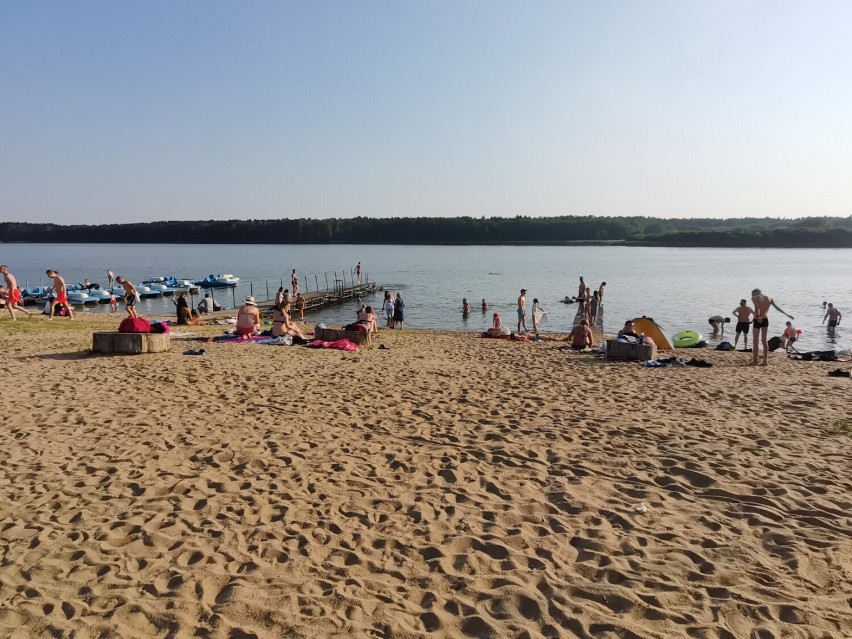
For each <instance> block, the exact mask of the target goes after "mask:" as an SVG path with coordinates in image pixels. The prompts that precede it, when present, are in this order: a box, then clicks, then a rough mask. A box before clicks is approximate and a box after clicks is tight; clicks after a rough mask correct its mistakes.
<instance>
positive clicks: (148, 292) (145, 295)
mask: <svg viewBox="0 0 852 639" xmlns="http://www.w3.org/2000/svg"><path fill="white" fill-rule="evenodd" d="M136 292H137V293H139V297H141V298H142V299H143V300H147V299H151V298H152V297H160V295H162V294H163V291H157V290H154V289H153V288H151V287H150V286H145V285H144V284H142V285H140V286H137V287H136ZM172 292H174V291H172Z"/></svg>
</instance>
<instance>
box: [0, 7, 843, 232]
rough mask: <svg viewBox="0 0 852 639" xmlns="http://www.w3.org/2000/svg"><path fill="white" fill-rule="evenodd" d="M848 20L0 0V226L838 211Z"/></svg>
mask: <svg viewBox="0 0 852 639" xmlns="http://www.w3.org/2000/svg"><path fill="white" fill-rule="evenodd" d="M850 25H852V2H848V1H845V0H842V1H823V2H819V3H809V2H799V1H796V2H792V1H780V2H779V1H777V0H772V1H760V2H750V1H745V2H743V1H736V2H733V1H731V2H724V1H723V2H717V1H714V2H703V3H698V2H684V1H683V0H672V1H659V2H636V1H635V0H627V1H623V2H607V1H602V2H585V1H584V2H569V1H567V0H561V1H558V2H534V3H529V2H523V3H522V2H501V1H499V0H498V1H495V0H481V1H480V0H464V1H458V0H453V1H449V0H447V1H439V0H435V1H428V2H424V1H419V0H418V1H414V0H411V1H407V2H406V1H402V0H393V1H390V0H388V1H365V2H352V1H351V0H346V1H340V2H334V1H320V2H304V1H299V2H295V1H284V0H276V1H268V2H265V1H261V0H252V1H250V2H221V1H216V0H203V1H200V0H199V1H193V0H185V1H184V0H182V1H179V2H171V1H170V2H158V1H156V0H153V1H151V0H146V1H145V2H115V1H112V0H110V1H92V0H87V1H85V2H68V1H65V0H61V1H55V2H46V1H40V0H6V1H4V2H2V3H0V87H2V99H0V221H9V220H16V221H31V222H47V221H50V222H60V223H81V222H86V223H101V222H108V221H149V220H166V219H226V218H241V219H248V218H277V217H313V218H325V217H351V216H356V215H365V216H377V217H384V216H442V217H443V216H456V215H473V216H480V215H486V216H492V215H497V216H514V215H518V214H522V215H531V216H550V215H565V214H576V215H586V214H590V215H656V216H663V217H696V216H702V217H703V216H713V217H717V216H718V217H732V216H736V217H739V216H764V215H771V216H784V217H798V216H805V215H842V216H847V215H850V214H852V179H850V175H849V171H850V167H852V38H850V37H849V28H850Z"/></svg>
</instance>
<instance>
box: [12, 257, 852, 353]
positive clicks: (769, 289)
mask: <svg viewBox="0 0 852 639" xmlns="http://www.w3.org/2000/svg"><path fill="white" fill-rule="evenodd" d="M358 261H361V262H362V264H363V268H364V271H365V273H366V274H367V275H368V276H369V279H370V281H373V282H376V284H377V285H378V286H381V287H384V288H386V289H390V290H391V291H393V293H394V294H396V293H397V292H398V291H399V292H401V293H402V296H403V298H404V299H405V303H406V322H405V326H406V328H412V329H416V328H430V329H449V330H469V331H476V332H480V331H482V329H483V328H484V327H485V326H486V324H488V325H490V317H491V313H493V312H494V311H496V312H499V313H501V315H502V316H503V318H504V322H506V323H508V324H510V325H511V323H512V322H514V320H515V308H516V300H517V297H518V294H519V291H520V289H521V288H526V289H527V290H528V293H527V304H528V306H529V307H531V306H532V300H533V298H538V299H539V301H540V302H541V305H542V306H543V307H544V309H545V310H546V311H547V313H548V317H549V321H548V323H547V324H545V325H543V326H542V328H543V329H545V330H559V331H565V330H567V329H568V327H570V325H571V321H572V319H573V317H574V313H575V311H576V306H574V305H566V304H562V303H560V300H561V299H563V298H564V297H565V296H566V295H570V296H573V295H576V293H577V287H578V283H579V276H580V275H583V276H584V277H585V279H586V282H587V284H589V285H590V286H591V287H592V288H593V289H594V288H597V286H598V285H599V284H600V282H601V281H606V282H607V287H606V297H605V299H604V308H605V314H604V327H605V329H606V331H607V332H615V331H617V330H618V329H619V328H620V327H621V325H622V323H623V321H624V319H625V318H629V317H631V318H632V317H637V316H642V315H646V316H650V317H653V318H654V319H655V320H656V321H657V322H658V323H659V324H661V325H662V326H663V328H664V329H665V330H666V333H667V334H668V335H672V334H674V333H676V332H678V331H681V330H688V329H691V330H698V331H700V332H701V333H703V334H705V336H707V334H708V333H709V325H708V323H707V318H708V317H710V316H711V315H716V314H720V315H724V316H731V311H732V310H733V309H734V308H735V307H736V306H737V305H738V303H739V300H740V299H741V298H747V299H749V298H750V294H751V290H752V289H753V288H756V287H758V288H761V289H762V290H763V291H764V292H766V293H767V294H768V295H770V296H772V297H774V298H775V300H776V302H777V304H778V305H779V306H780V307H781V308H783V309H784V310H785V311H787V312H788V313H790V314H791V315H793V316H795V318H796V320H795V322H794V324H795V325H796V327H797V328H800V329H802V330H803V331H804V334H803V335H802V339H801V344H800V346H801V347H802V348H805V349H821V348H844V349H845V348H848V347H849V346H850V345H852V333H850V334H849V335H847V334H846V331H847V329H846V327H845V326H844V325H843V324H845V321H844V322H842V323H841V326H840V328H838V330H837V334H836V337H834V338H829V337H828V336H827V333H826V329H825V327H824V326H822V325H821V322H822V318H823V315H824V312H823V308H822V303H823V301H829V302H833V303H834V304H835V306H837V307H838V308H839V309H840V310H841V311H843V312H845V311H848V312H849V313H850V318H849V319H848V321H849V322H852V305H850V303H852V277H850V275H852V272H850V271H852V268H850V264H852V250H850V249H711V248H708V249H689V248H657V247H623V246H576V247H575V246H568V247H556V246H546V247H536V246H523V247H521V246H378V245H286V244H285V245H280V244H276V245H243V244H237V245H196V244H156V245H138V244H127V245H115V244H0V262H2V263H5V264H8V265H9V266H10V270H11V271H12V273H14V274H15V275H16V277H17V278H18V282H19V284H20V286H22V287H23V286H24V285H25V284H27V282H29V285H30V286H36V285H38V284H39V283H40V282H41V283H47V278H46V277H45V275H44V272H45V270H46V269H47V268H56V269H57V270H58V271H60V273H62V274H63V276H64V277H65V278H66V281H67V282H68V283H69V284H73V283H75V282H78V281H82V280H83V279H84V278H89V279H90V280H91V281H93V282H99V283H101V284H105V282H106V271H107V269H111V270H112V271H114V272H115V273H116V274H119V275H123V276H125V277H127V278H128V279H130V280H131V281H133V282H135V283H140V282H141V281H142V280H143V279H146V278H148V277H150V276H154V275H170V274H174V275H177V276H178V277H182V278H187V279H200V278H202V277H204V276H206V275H207V274H209V273H233V274H234V275H236V276H237V277H240V278H241V280H242V281H241V284H240V286H239V287H238V289H237V290H236V292H235V298H236V299H237V301H239V299H240V298H241V297H243V296H245V295H248V294H249V292H250V291H251V292H253V293H254V295H255V297H258V298H259V299H260V298H266V290H267V287H269V291H270V295H272V296H274V294H275V291H276V290H277V288H278V286H280V285H281V281H282V279H283V281H284V285H285V286H286V287H287V288H289V287H290V286H289V282H290V272H291V269H293V268H296V269H297V272H298V274H299V277H300V280H301V282H302V284H301V285H302V288H303V289H304V288H305V284H307V285H308V289H309V290H315V289H316V286H317V283H318V284H319V287H320V289H325V286H326V277H327V278H328V281H329V285H330V286H332V287H333V280H334V279H335V277H336V278H343V279H345V280H346V282H347V284H348V283H349V281H350V280H351V277H352V273H353V271H354V268H355V264H356V263H357V262H358ZM335 272H336V274H335ZM344 273H345V275H344ZM218 295H219V299H220V300H221V301H224V302H228V304H227V305H230V301H231V299H232V297H231V293H230V292H227V291H226V292H221V291H220V292H218ZM465 297H466V298H467V299H468V301H469V302H470V303H471V305H472V306H473V309H474V310H473V313H472V314H471V316H470V318H468V319H466V320H465V319H463V318H462V314H461V305H462V298H465ZM483 298H485V299H486V300H487V301H488V304H489V307H490V308H489V312H488V314H487V316H486V315H483V314H482V313H481V312H480V310H479V308H480V305H481V300H482V299H483ZM381 299H382V295H381V293H378V294H376V295H375V296H368V297H367V298H365V299H364V300H363V301H364V302H365V303H367V304H371V303H372V304H373V306H375V307H379V306H380V304H381ZM196 301H197V299H196ZM356 306H357V302H356V301H355V300H353V301H351V302H347V303H345V304H344V305H341V306H333V307H329V308H327V309H324V310H321V311H317V312H312V313H310V314H308V315H307V316H306V319H307V320H308V321H310V322H318V321H323V322H326V323H344V322H349V321H351V320H352V319H353V318H354V315H355V309H356ZM106 310H107V309H106V308H104V307H103V306H96V307H91V308H86V309H85V311H84V312H86V313H99V312H106ZM140 310H142V312H144V313H152V314H162V315H163V316H168V317H170V316H172V315H173V314H174V306H173V305H172V303H171V301H169V298H159V299H154V300H150V301H143V302H142V304H141V306H140ZM785 320H786V318H784V317H783V316H781V315H780V314H778V313H777V312H775V311H773V313H772V315H771V325H770V335H772V334H778V333H780V332H781V331H782V330H783V328H784V321H785ZM733 321H735V320H733ZM729 332H730V335H729ZM728 337H730V340H731V341H733V324H731V325H729V326H728V327H726V338H728Z"/></svg>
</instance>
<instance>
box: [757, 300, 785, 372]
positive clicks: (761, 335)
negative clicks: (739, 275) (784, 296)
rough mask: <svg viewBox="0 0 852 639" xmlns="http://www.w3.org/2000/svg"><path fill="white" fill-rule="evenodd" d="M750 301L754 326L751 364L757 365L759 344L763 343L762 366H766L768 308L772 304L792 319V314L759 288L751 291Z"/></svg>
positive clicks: (767, 352) (767, 355)
mask: <svg viewBox="0 0 852 639" xmlns="http://www.w3.org/2000/svg"><path fill="white" fill-rule="evenodd" d="M751 301H752V302H754V322H753V324H752V325H753V326H754V334H753V337H752V339H753V344H754V345H753V347H752V353H753V359H752V366H757V360H758V353H759V352H760V348H759V346H760V344H763V362H762V366H766V365H767V364H768V358H769V345H768V344H767V340H766V333H767V329H768V328H769V317H768V315H769V309H770V308H771V307H773V306H774V307H775V308H776V309H778V311H779V312H780V313H782V314H784V315H786V316H787V317H789V318H790V319H793V316H792V315H790V314H788V313H785V312H784V311H783V310H781V307H779V306H778V305H777V304H776V303H775V300H773V299H772V298H771V297H769V296H768V295H764V294H763V293H762V292H761V290H760V289H759V288H756V289H754V290H753V291H752V292H751ZM758 340H759V343H758Z"/></svg>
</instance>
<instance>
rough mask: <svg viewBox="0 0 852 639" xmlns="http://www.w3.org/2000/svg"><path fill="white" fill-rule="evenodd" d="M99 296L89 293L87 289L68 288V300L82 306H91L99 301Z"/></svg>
mask: <svg viewBox="0 0 852 639" xmlns="http://www.w3.org/2000/svg"><path fill="white" fill-rule="evenodd" d="M98 301H99V300H98V298H97V297H93V296H91V295H89V293H88V292H86V291H81V290H71V289H68V302H69V303H71V304H78V305H80V306H91V305H92V304H97V303H98Z"/></svg>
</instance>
